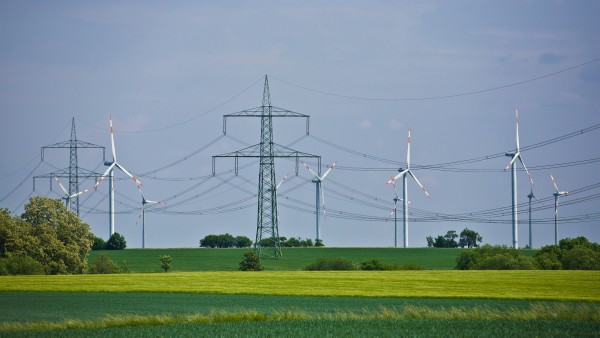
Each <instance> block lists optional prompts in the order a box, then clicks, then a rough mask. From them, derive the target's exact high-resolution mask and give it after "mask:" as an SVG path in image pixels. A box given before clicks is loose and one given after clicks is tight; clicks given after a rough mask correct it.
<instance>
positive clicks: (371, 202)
mask: <svg viewBox="0 0 600 338" xmlns="http://www.w3.org/2000/svg"><path fill="white" fill-rule="evenodd" d="M598 13H600V2H598V1H534V0H532V1H368V2H367V1H355V2H353V1H314V2H313V1H303V2H300V3H298V2H280V1H272V2H271V1H257V2H245V1H244V2H219V3H213V2H203V1H176V2H169V3H165V2H160V1H89V2H77V3H73V2H70V1H52V2H47V1H2V2H0V112H1V114H2V123H1V124H0V144H1V145H2V147H1V148H0V149H1V150H0V151H1V153H0V156H1V158H2V160H1V165H0V199H3V201H2V202H1V203H0V207H5V208H8V209H10V210H12V211H15V213H17V214H20V213H21V212H22V206H23V202H24V201H25V200H26V199H27V197H28V196H30V195H47V196H52V197H56V198H58V197H60V190H59V189H58V188H57V187H56V185H53V190H50V184H49V181H48V180H37V181H36V189H35V191H33V185H32V179H31V178H28V177H30V176H29V174H30V173H32V174H31V176H35V175H42V174H46V173H50V172H53V171H56V170H58V169H62V168H65V167H67V166H68V159H69V154H68V151H67V150H64V151H59V150H50V151H47V153H46V157H45V160H44V162H42V163H40V147H42V146H45V145H48V144H51V143H55V142H59V141H65V140H68V139H69V137H70V122H71V118H72V117H75V120H76V124H77V136H78V139H79V140H82V141H87V142H91V143H95V144H99V145H103V146H106V147H107V159H110V157H111V156H110V150H109V149H110V138H109V133H108V117H109V114H112V115H113V120H114V127H115V142H116V148H117V155H118V160H119V162H120V163H121V164H122V165H123V166H124V167H125V168H127V169H128V170H130V171H131V172H133V173H135V174H137V175H139V176H140V180H141V181H142V182H143V184H144V192H145V194H146V195H147V198H149V199H153V200H167V201H168V203H167V204H166V205H165V206H164V207H162V208H149V209H148V213H147V214H146V216H147V217H146V226H147V242H146V243H147V247H195V246H197V245H198V241H199V240H200V239H201V238H203V237H204V236H205V235H207V234H217V233H225V232H229V233H232V234H234V235H245V236H248V237H250V238H252V239H254V237H255V233H256V197H253V196H252V194H256V191H257V181H258V180H257V177H258V166H257V165H256V164H251V163H252V160H242V161H240V164H241V165H244V164H251V165H249V166H247V167H246V168H244V169H241V170H240V172H239V175H238V176H237V177H236V176H235V175H234V174H233V173H226V171H227V170H231V169H233V160H219V161H217V173H219V174H221V175H219V176H217V177H211V178H205V177H207V176H210V175H211V168H212V156H213V155H218V154H223V153H227V152H230V151H234V150H238V149H241V148H244V147H246V146H248V145H252V144H256V143H258V142H259V137H260V130H259V122H260V121H259V120H258V119H231V120H228V130H227V136H222V134H223V133H222V116H223V115H224V114H231V113H235V112H237V111H241V110H244V109H248V108H253V107H257V106H260V105H261V100H262V91H263V79H264V76H265V74H268V76H269V83H270V89H271V100H272V104H273V105H274V106H278V107H282V108H286V109H290V110H293V111H296V112H299V113H303V114H308V115H310V116H311V119H310V136H305V126H304V121H300V120H299V119H276V120H275V122H274V135H275V142H277V143H279V144H283V145H290V144H292V145H291V147H292V148H294V149H297V150H300V151H304V152H307V153H313V154H318V155H321V156H322V159H323V165H325V164H331V163H332V162H334V161H337V163H338V167H336V169H334V170H333V171H332V172H331V174H330V176H329V177H328V178H327V179H326V180H325V181H324V183H323V187H324V189H325V200H326V206H327V209H328V210H329V216H328V217H327V219H326V220H323V221H322V224H321V229H322V230H321V231H322V237H323V239H324V242H325V244H326V245H328V246H392V245H393V243H394V240H393V219H388V216H389V214H390V211H391V209H392V206H393V202H392V199H393V197H394V192H393V189H392V188H391V186H386V185H385V182H386V181H387V180H388V179H389V177H391V176H393V175H395V174H396V173H397V171H396V169H397V168H398V167H400V166H403V162H404V161H405V158H406V136H407V130H408V128H410V129H411V131H412V148H411V154H412V158H411V159H412V165H413V166H414V172H415V174H416V175H417V177H418V178H419V179H420V181H421V182H422V183H423V184H424V185H425V187H426V188H427V190H428V191H429V193H430V194H431V197H432V198H431V199H427V198H426V196H425V195H424V194H423V193H422V192H421V191H420V189H419V188H418V186H417V185H416V184H414V182H410V181H409V184H410V186H409V200H410V201H411V202H412V204H411V206H410V210H411V215H410V217H411V220H412V222H411V223H410V225H409V226H410V230H409V244H410V246H425V245H426V240H425V237H426V236H428V235H431V236H434V237H435V236H437V235H440V234H445V233H446V231H447V230H457V231H458V232H460V231H461V230H462V229H464V228H465V227H469V228H471V229H474V230H476V231H478V232H479V233H480V234H481V235H482V236H483V239H484V242H486V243H492V244H506V245H510V244H511V243H512V237H511V225H510V208H509V207H510V204H511V186H510V173H509V172H504V171H503V170H502V169H503V168H504V167H505V166H506V164H507V163H508V160H509V158H507V157H505V156H500V157H494V156H493V155H496V154H499V153H502V152H505V151H512V150H514V146H515V124H514V122H515V119H514V111H515V107H518V108H519V118H520V120H519V121H520V124H519V129H520V136H521V146H522V147H527V146H531V145H535V144H538V143H540V142H544V141H547V140H552V139H554V138H556V137H560V136H563V135H567V134H570V133H573V132H577V131H580V130H584V129H586V128H589V127H593V126H597V125H598V124H600V111H599V109H600V95H599V94H600V61H594V60H598V59H599V58H600V21H599V20H598V18H597V16H598ZM590 61H594V62H590ZM586 63H587V64H586ZM582 64H586V65H584V66H579V65H582ZM576 66H578V67H576ZM572 67H574V68H572ZM563 70H565V71H563ZM550 74H553V75H551V76H545V75H550ZM544 76H545V77H544ZM534 79H535V80H534ZM528 80H533V81H528ZM500 87H502V88H500ZM494 88H497V89H495V90H488V89H494ZM469 93H471V94H469ZM331 94H334V95H331ZM461 94H467V95H461ZM599 141H600V129H593V130H589V131H587V132H583V133H580V134H579V135H577V136H573V137H570V138H567V139H564V140H560V141H558V142H553V143H548V144H543V145H542V146H539V147H531V148H529V149H526V150H525V151H523V154H522V156H523V159H524V160H525V163H526V164H527V166H528V167H529V168H530V169H531V174H532V177H533V180H534V182H535V185H534V188H533V189H534V193H535V194H536V196H537V197H538V198H539V199H542V200H544V205H541V204H540V205H537V206H536V209H537V210H536V211H535V212H534V213H533V218H534V220H536V221H538V222H540V223H537V224H534V228H533V233H534V246H535V247H539V246H542V245H545V244H551V243H553V242H554V230H553V229H554V225H553V217H554V209H553V200H551V199H550V198H551V197H552V193H553V188H552V185H551V181H550V174H553V175H554V177H555V178H556V180H557V182H558V185H559V188H560V189H561V190H566V191H576V192H577V193H574V194H572V195H570V196H567V197H564V198H563V199H561V202H562V204H563V205H561V207H560V209H559V217H560V218H563V219H565V220H569V222H568V223H567V222H565V223H563V224H560V226H559V234H560V236H561V237H574V236H579V235H583V236H586V237H588V238H590V239H591V240H593V241H596V242H600V228H599V226H600V217H598V213H599V212H600V208H599V207H600V203H599V201H600V200H599V197H600V186H598V185H595V184H597V183H600V175H599V174H598V173H599V172H600V171H599V166H600V163H599V162H598V160H597V159H598V158H600V148H599V147H598V144H600V143H599ZM205 146H207V147H206V148H205V149H204V150H202V151H200V152H198V153H197V154H195V155H193V156H189V157H188V158H187V159H185V160H182V161H181V162H179V163H177V164H176V165H173V166H169V167H168V168H166V169H163V170H160V171H157V172H155V173H153V174H151V175H144V173H148V172H149V171H152V170H154V169H158V168H162V167H164V166H166V165H168V164H171V163H173V162H175V161H177V160H179V159H183V158H184V157H186V156H187V155H190V154H192V153H194V152H195V151H196V150H198V149H201V148H203V147H205ZM79 156H80V163H79V164H80V166H81V167H83V168H86V169H89V170H95V171H98V172H103V171H104V170H105V167H104V166H103V165H102V158H101V154H100V153H99V152H94V151H86V150H81V151H80V153H79ZM486 156H488V159H487V160H486V159H485V158H486ZM473 158H477V159H481V158H483V160H481V161H477V162H474V163H459V164H455V165H452V166H445V167H443V168H432V167H431V166H432V165H435V164H440V163H447V162H453V161H461V160H466V159H473ZM423 166H425V167H423ZM323 169H324V168H323ZM294 170H295V169H294V164H293V163H292V162H288V161H285V160H282V161H278V162H276V172H277V176H278V178H279V177H282V176H284V175H286V174H288V175H291V176H290V179H289V180H288V181H287V182H285V183H284V185H283V186H282V187H281V189H280V197H279V202H280V211H279V213H280V217H281V224H280V235H282V236H286V237H297V236H300V237H302V238H313V239H314V238H315V221H314V203H315V201H314V193H315V186H314V184H313V183H311V182H310V175H309V174H308V172H307V171H306V170H305V169H304V168H300V172H299V176H298V177H295V176H294ZM116 176H117V177H118V178H123V177H124V175H123V174H122V173H120V172H116ZM63 181H67V180H66V179H63ZM21 182H23V183H22V184H21V185H19V184H20V183H21ZM93 183H94V182H92V181H85V182H82V183H81V188H82V189H83V188H88V187H91V186H92V185H93ZM115 186H116V188H115V190H116V191H117V197H116V211H117V212H118V214H117V215H116V231H117V232H119V233H122V234H123V235H124V236H125V237H126V239H127V241H128V246H129V247H140V246H141V225H139V224H138V225H136V224H135V222H136V219H137V217H138V213H139V207H140V205H139V204H140V203H139V202H140V198H139V194H138V192H137V191H136V188H135V185H134V184H133V183H132V182H131V181H130V180H117V181H116V183H115ZM398 188H399V189H401V186H398ZM586 188H590V189H587V190H586ZM13 190H14V192H13ZM529 192H530V186H529V184H528V181H527V175H526V174H525V172H523V171H519V172H518V198H519V203H526V202H527V195H528V194H529ZM107 193H108V185H107V184H106V181H105V182H103V183H102V184H101V185H100V187H99V189H98V191H96V192H93V193H88V194H86V195H84V196H83V197H82V199H81V203H82V206H81V210H82V216H83V219H84V220H85V221H86V222H88V223H89V224H90V225H91V227H92V230H93V231H94V233H95V234H96V235H98V236H100V237H104V238H107V237H108V215H107V210H108V199H107V198H106V196H107ZM496 209H498V210H500V211H501V212H499V213H498V212H486V213H483V214H477V212H480V211H486V210H492V211H495V210H496ZM520 211H522V212H524V213H521V214H520V215H519V218H520V226H519V242H520V246H524V245H525V244H527V242H528V230H527V219H528V216H527V213H526V210H525V208H524V207H522V208H521V209H520ZM457 215H462V220H460V221H459V220H456V219H455V218H456V217H455V216H457ZM357 218H358V219H357ZM449 218H450V219H453V220H451V221H448V219H449ZM399 226H400V220H399ZM398 242H399V243H402V236H401V231H400V229H399V238H398ZM284 255H285V253H284Z"/></svg>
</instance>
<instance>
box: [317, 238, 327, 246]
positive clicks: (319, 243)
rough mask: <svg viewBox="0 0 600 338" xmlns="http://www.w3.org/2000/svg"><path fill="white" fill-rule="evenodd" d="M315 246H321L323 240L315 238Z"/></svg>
mask: <svg viewBox="0 0 600 338" xmlns="http://www.w3.org/2000/svg"><path fill="white" fill-rule="evenodd" d="M315 246H316V247H322V246H325V244H323V240H322V239H316V240H315Z"/></svg>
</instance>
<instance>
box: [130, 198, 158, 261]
mask: <svg viewBox="0 0 600 338" xmlns="http://www.w3.org/2000/svg"><path fill="white" fill-rule="evenodd" d="M140 194H141V195H142V212H141V213H140V214H139V215H138V218H137V220H136V221H135V225H137V224H138V223H139V221H140V218H141V219H142V249H145V248H146V204H161V203H162V202H160V201H150V200H147V199H146V197H145V196H144V193H143V192H142V189H140Z"/></svg>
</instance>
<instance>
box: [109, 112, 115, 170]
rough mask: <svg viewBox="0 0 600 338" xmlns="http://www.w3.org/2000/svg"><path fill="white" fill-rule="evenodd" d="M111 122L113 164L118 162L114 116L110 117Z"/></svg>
mask: <svg viewBox="0 0 600 338" xmlns="http://www.w3.org/2000/svg"><path fill="white" fill-rule="evenodd" d="M109 122H110V146H111V148H112V155H113V162H117V152H116V151H115V135H114V133H113V123H112V114H111V115H110V116H109Z"/></svg>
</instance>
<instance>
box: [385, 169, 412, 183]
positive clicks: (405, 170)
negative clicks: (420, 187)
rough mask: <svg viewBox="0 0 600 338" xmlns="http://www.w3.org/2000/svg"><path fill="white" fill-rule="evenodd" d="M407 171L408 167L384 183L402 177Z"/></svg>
mask: <svg viewBox="0 0 600 338" xmlns="http://www.w3.org/2000/svg"><path fill="white" fill-rule="evenodd" d="M407 172H408V169H404V170H402V171H401V172H400V173H399V174H398V175H396V176H394V177H392V178H391V179H390V180H389V181H387V183H386V184H390V183H393V182H394V181H395V180H397V179H399V178H400V177H402V176H403V175H404V174H406V173H407Z"/></svg>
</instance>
